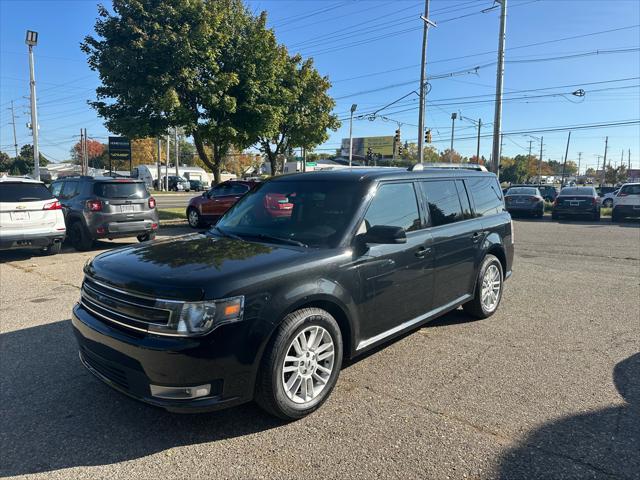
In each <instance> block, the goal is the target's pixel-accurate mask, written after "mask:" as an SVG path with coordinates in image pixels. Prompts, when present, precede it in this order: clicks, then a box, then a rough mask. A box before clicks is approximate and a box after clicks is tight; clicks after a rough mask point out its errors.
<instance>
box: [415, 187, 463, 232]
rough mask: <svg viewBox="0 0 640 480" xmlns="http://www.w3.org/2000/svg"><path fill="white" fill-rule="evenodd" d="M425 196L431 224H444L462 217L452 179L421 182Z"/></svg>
mask: <svg viewBox="0 0 640 480" xmlns="http://www.w3.org/2000/svg"><path fill="white" fill-rule="evenodd" d="M422 188H423V190H424V192H425V194H426V196H427V204H428V205H429V216H430V217H431V225H432V226H434V227H437V226H438V225H446V224H448V223H453V222H459V221H460V220H462V219H463V216H462V208H461V206H460V199H459V197H458V189H457V188H456V182H455V181H454V180H437V181H432V182H422Z"/></svg>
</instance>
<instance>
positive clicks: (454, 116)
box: [449, 112, 458, 163]
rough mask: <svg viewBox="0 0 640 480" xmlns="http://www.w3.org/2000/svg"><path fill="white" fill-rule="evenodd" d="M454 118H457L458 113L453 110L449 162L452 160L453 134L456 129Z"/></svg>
mask: <svg viewBox="0 0 640 480" xmlns="http://www.w3.org/2000/svg"><path fill="white" fill-rule="evenodd" d="M456 118H458V114H457V113H456V112H453V113H452V114H451V148H449V163H451V162H453V135H454V133H455V131H456Z"/></svg>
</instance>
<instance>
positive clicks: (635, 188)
mask: <svg viewBox="0 0 640 480" xmlns="http://www.w3.org/2000/svg"><path fill="white" fill-rule="evenodd" d="M625 217H636V218H638V217H640V183H625V184H624V185H622V187H620V190H618V193H617V194H616V196H615V197H613V212H612V213H611V220H612V221H614V222H618V221H620V220H623V219H624V218H625Z"/></svg>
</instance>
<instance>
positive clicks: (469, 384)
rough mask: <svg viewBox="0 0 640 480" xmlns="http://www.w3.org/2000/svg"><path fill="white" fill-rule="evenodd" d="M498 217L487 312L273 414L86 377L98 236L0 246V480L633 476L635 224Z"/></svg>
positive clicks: (639, 358)
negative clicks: (309, 408)
mask: <svg viewBox="0 0 640 480" xmlns="http://www.w3.org/2000/svg"><path fill="white" fill-rule="evenodd" d="M514 223H515V236H516V258H515V266H514V276H513V278H512V279H511V280H509V281H508V282H507V285H506V289H505V294H504V297H503V302H502V305H501V308H500V310H499V311H498V313H497V314H496V315H494V316H493V317H492V318H490V319H488V320H485V321H470V319H469V318H468V317H467V316H466V315H465V314H464V313H463V312H462V310H458V311H455V312H452V313H450V314H448V315H446V316H445V317H443V318H441V319H438V320H437V321H435V322H433V323H431V324H430V325H428V326H426V327H424V328H420V329H418V330H415V331H413V332H411V333H410V334H408V335H406V336H404V337H403V338H401V339H400V340H397V341H395V342H393V343H390V344H388V345H387V346H386V348H384V349H379V350H378V351H376V352H374V353H372V354H370V355H368V356H366V357H365V358H362V359H360V360H359V361H356V362H354V363H352V364H349V365H346V366H345V368H344V369H343V371H342V373H341V376H340V379H339V381H338V384H337V387H336V389H335V391H334V393H333V395H332V396H331V398H330V399H329V401H328V402H327V403H326V404H325V405H324V407H323V408H322V409H321V410H319V411H318V412H317V413H315V414H313V415H311V416H310V417H307V418H305V419H303V420H301V421H298V422H294V423H288V424H287V423H282V422H280V421H278V420H275V419H273V418H271V417H269V416H267V415H266V414H264V413H263V412H262V411H261V410H260V409H258V408H257V407H256V406H254V405H246V406H242V407H239V408H235V409H232V410H227V411H222V412H218V413H211V414H204V415H189V416H181V415H175V414H169V413H166V412H163V411H161V410H157V409H154V408H151V407H148V406H146V405H143V404H140V403H137V402H135V401H133V400H130V399H129V398H127V397H124V396H123V395H121V394H119V393H117V392H115V391H112V390H111V389H110V388H108V387H107V386H105V385H103V384H102V383H100V382H99V381H98V380H96V379H95V378H94V377H93V376H92V375H91V374H89V373H88V372H86V371H85V370H84V368H83V367H82V366H81V364H80V362H79V360H78V355H77V351H76V344H75V340H74V338H73V335H72V331H71V325H70V321H69V316H70V310H71V307H72V306H73V304H74V302H75V301H76V299H77V298H78V295H79V286H80V283H81V280H82V266H83V264H84V263H85V261H86V260H87V259H88V258H90V257H91V256H93V255H95V254H97V253H99V251H101V250H100V249H102V250H104V249H106V248H110V247H112V246H113V245H112V244H111V243H107V242H104V243H101V244H100V249H99V250H96V251H94V252H90V253H77V252H75V251H73V250H71V249H69V248H66V249H65V250H64V251H63V253H62V254H60V255H57V256H54V257H38V256H33V257H32V256H29V255H28V254H24V253H20V252H9V253H6V252H5V253H0V262H1V263H0V284H1V290H2V294H1V296H0V311H1V324H0V328H1V330H0V374H1V375H0V384H1V389H2V390H1V395H0V410H1V417H0V418H1V428H0V436H1V437H0V438H1V443H0V452H1V453H0V475H1V476H3V477H5V476H9V477H11V476H26V475H30V474H33V476H32V477H29V478H65V479H67V478H74V479H78V478H110V479H120V478H145V479H146V478H268V479H280V478H308V479H311V478H323V479H327V478H340V479H349V478H402V479H407V478H416V479H417V478H420V479H424V478H433V479H444V478H481V479H485V478H487V479H488V478H499V479H522V478H547V479H555V478H563V479H564V478H567V479H587V478H640V353H638V352H639V351H640V225H639V224H638V223H625V224H620V225H617V224H611V222H610V221H608V220H603V221H602V222H600V223H599V224H596V223H593V222H560V223H558V222H551V221H550V220H549V219H548V218H547V219H545V220H543V221H538V220H531V221H529V220H524V219H523V220H516V221H515V222H514ZM186 231H187V230H186V229H184V228H174V229H163V230H162V231H161V234H162V235H173V234H177V233H181V232H186ZM118 243H127V241H126V240H124V241H119V242H118Z"/></svg>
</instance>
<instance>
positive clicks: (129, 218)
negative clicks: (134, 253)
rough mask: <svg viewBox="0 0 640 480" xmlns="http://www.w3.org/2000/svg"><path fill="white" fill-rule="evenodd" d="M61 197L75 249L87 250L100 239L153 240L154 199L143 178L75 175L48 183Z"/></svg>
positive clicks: (68, 235)
mask: <svg viewBox="0 0 640 480" xmlns="http://www.w3.org/2000/svg"><path fill="white" fill-rule="evenodd" d="M51 193H52V194H53V195H54V196H55V197H57V198H58V199H59V200H60V203H61V204H62V211H63V213H64V218H65V223H66V225H67V238H68V239H69V240H70V241H71V244H72V245H73V246H74V248H75V249H76V250H89V249H90V248H91V247H92V246H93V242H94V241H95V240H97V239H99V238H108V239H109V240H112V239H114V238H120V237H132V236H136V237H138V240H139V241H141V242H144V241H147V240H153V239H154V238H155V236H156V230H157V229H158V211H157V210H156V201H155V199H154V198H153V197H152V196H150V195H149V192H148V191H147V187H146V186H145V183H144V182H143V181H142V180H134V179H125V178H112V177H88V176H75V177H64V178H61V179H58V180H56V181H54V182H53V183H52V184H51Z"/></svg>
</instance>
